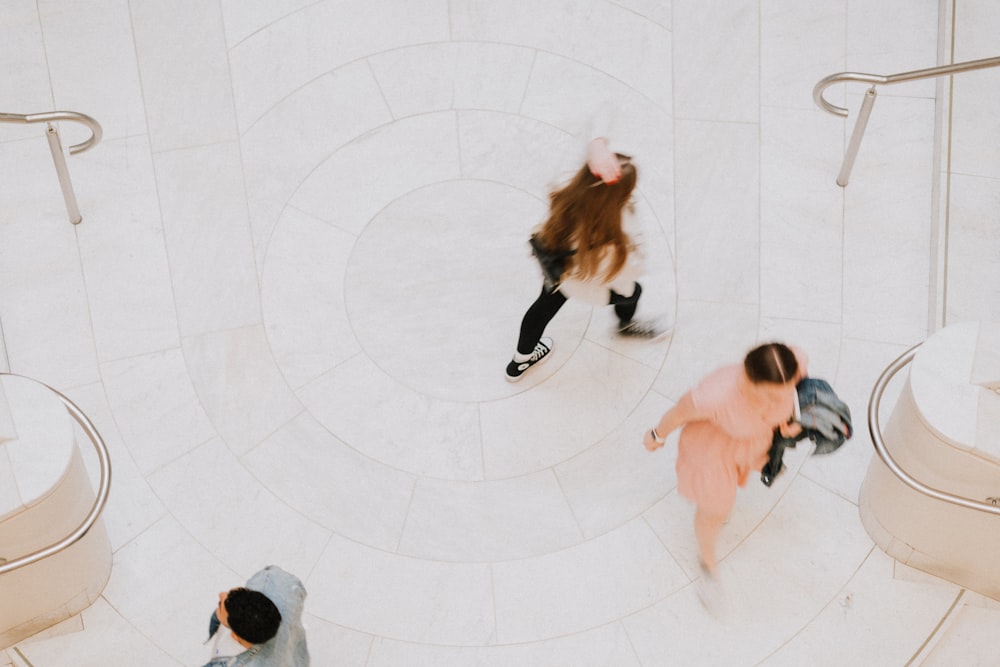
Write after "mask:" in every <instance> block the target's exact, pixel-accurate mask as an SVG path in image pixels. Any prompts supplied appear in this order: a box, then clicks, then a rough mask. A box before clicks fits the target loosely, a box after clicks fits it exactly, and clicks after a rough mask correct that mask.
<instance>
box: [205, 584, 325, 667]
mask: <svg viewBox="0 0 1000 667" xmlns="http://www.w3.org/2000/svg"><path fill="white" fill-rule="evenodd" d="M305 597H306V589H305V587H304V586H303V585H302V582H301V581H299V579H298V578H297V577H295V576H294V575H291V574H289V573H288V572H285V571H284V570H282V569H281V568H279V567H276V566H274V565H269V566H268V567H266V568H264V569H263V570H261V571H260V572H258V573H257V574H255V575H253V576H252V577H251V578H250V580H249V581H247V583H246V586H245V587H242V586H241V587H239V588H232V589H230V590H228V591H223V592H221V593H219V604H218V606H217V607H216V609H215V611H214V612H213V613H212V618H211V620H210V621H209V627H208V635H209V637H208V640H207V641H206V643H207V644H209V645H210V648H211V659H210V660H209V661H208V662H207V663H205V665H204V667H223V666H225V667H237V666H240V667H249V666H252V665H254V666H259V667H265V666H266V667H308V665H309V649H308V647H307V645H306V635H305V628H303V627H302V610H303V606H304V603H305ZM223 628H227V629H228V632H227V631H226V630H223Z"/></svg>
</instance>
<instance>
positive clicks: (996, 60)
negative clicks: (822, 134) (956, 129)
mask: <svg viewBox="0 0 1000 667" xmlns="http://www.w3.org/2000/svg"><path fill="white" fill-rule="evenodd" d="M988 67H1000V56H996V57H993V58H982V59H981V60H969V61H967V62H962V63H952V64H951V65H942V66H940V67H928V68H927V69H918V70H914V71H912V72H902V73H900V74H891V75H889V76H881V75H879V74H863V73H861V72H839V73H837V74H831V75H830V76H827V77H823V78H822V79H820V80H819V82H818V83H817V84H816V85H815V86H813V101H814V102H816V106H818V107H819V108H820V109H823V110H824V111H826V112H829V113H832V114H833V115H835V116H843V117H844V118H846V117H847V109H845V108H843V107H839V106H837V105H836V104H831V103H830V102H829V101H827V99H826V98H825V97H824V96H823V92H824V91H825V90H826V89H827V88H829V87H830V86H832V85H833V84H835V83H842V82H846V81H855V82H859V83H870V84H872V87H871V89H869V91H868V94H866V95H865V102H864V103H863V104H862V106H861V114H862V115H864V114H870V113H871V106H872V104H874V102H875V86H876V85H879V86H890V85H892V84H894V83H905V82H907V81H919V80H921V79H933V78H936V77H939V76H950V75H952V74H960V73H962V72H972V71H974V70H979V69H986V68H988ZM869 98H870V101H869ZM866 105H867V106H866ZM867 124H868V118H867V116H865V117H864V118H858V122H857V124H856V125H855V126H854V133H853V134H852V135H851V143H850V146H849V147H848V149H847V153H846V154H845V156H844V163H843V166H842V167H841V169H840V174H839V175H838V176H837V185H840V186H842V187H843V186H845V185H847V179H848V178H849V177H850V173H851V167H853V165H854V158H855V157H856V155H857V151H858V146H859V145H860V144H861V136H862V135H863V134H864V130H865V126H866V125H867Z"/></svg>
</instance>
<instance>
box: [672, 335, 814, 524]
mask: <svg viewBox="0 0 1000 667" xmlns="http://www.w3.org/2000/svg"><path fill="white" fill-rule="evenodd" d="M794 351H795V353H796V354H795V356H796V357H797V358H798V361H799V365H800V367H801V369H802V372H803V375H804V374H805V355H804V354H802V352H801V351H800V350H798V349H795V350H794ZM742 378H743V365H742V364H735V365H733V366H725V367H723V368H720V369H718V370H716V371H714V372H713V373H711V374H709V375H708V376H707V377H706V378H705V379H704V380H702V381H701V382H700V383H699V384H698V386H697V387H695V388H694V389H693V390H691V398H692V399H693V400H694V406H695V409H696V410H697V412H698V413H699V414H700V415H702V419H700V420H697V421H690V422H688V423H687V424H685V425H684V427H683V428H682V430H681V435H680V440H679V442H678V449H677V467H676V470H677V490H678V491H679V492H680V494H681V495H682V496H684V497H685V498H689V499H691V500H693V501H694V502H695V503H697V505H698V506H699V507H700V508H702V509H704V510H705V511H708V512H711V513H713V514H718V515H728V514H729V511H730V510H731V509H732V508H733V502H734V501H735V500H736V489H737V487H738V486H745V485H746V482H747V478H748V477H749V475H750V472H751V471H760V469H761V467H763V465H764V464H765V463H766V462H767V452H768V450H769V449H770V448H771V439H772V437H773V434H774V429H776V428H777V427H778V426H779V425H781V424H782V423H784V422H786V421H787V420H788V418H789V417H790V416H791V415H792V414H793V410H794V402H793V401H795V400H797V396H796V393H795V387H794V386H791V385H790V386H789V387H788V400H787V401H783V402H782V404H780V405H775V406H773V407H771V408H769V409H765V410H763V411H762V409H761V408H760V407H759V406H755V405H753V404H752V403H750V402H749V401H748V400H747V398H746V397H745V396H744V395H743V393H742V392H741V391H740V382H741V381H742Z"/></svg>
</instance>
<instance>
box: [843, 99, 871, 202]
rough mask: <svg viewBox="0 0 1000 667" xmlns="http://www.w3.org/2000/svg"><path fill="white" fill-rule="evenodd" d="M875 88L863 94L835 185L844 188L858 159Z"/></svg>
mask: <svg viewBox="0 0 1000 667" xmlns="http://www.w3.org/2000/svg"><path fill="white" fill-rule="evenodd" d="M877 94H878V93H876V92H875V86H872V87H871V88H869V89H868V90H867V91H866V92H865V99H864V100H863V101H862V102H861V111H859V112H858V121H857V122H856V123H855V124H854V132H852V133H851V142H850V143H849V144H848V145H847V152H846V153H844V162H843V164H842V165H841V167H840V174H838V175H837V185H839V186H840V187H842V188H843V187H846V186H847V182H848V180H849V179H850V178H851V169H853V168H854V160H855V158H857V157H858V149H859V148H861V139H862V138H863V137H864V136H865V128H867V127H868V117H869V116H871V115H872V107H873V106H874V105H875V96H876V95H877Z"/></svg>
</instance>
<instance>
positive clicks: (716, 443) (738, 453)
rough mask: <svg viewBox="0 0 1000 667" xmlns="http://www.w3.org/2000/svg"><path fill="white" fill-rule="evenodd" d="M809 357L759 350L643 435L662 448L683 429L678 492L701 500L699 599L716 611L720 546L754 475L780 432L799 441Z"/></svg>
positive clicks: (782, 349)
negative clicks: (800, 386)
mask: <svg viewBox="0 0 1000 667" xmlns="http://www.w3.org/2000/svg"><path fill="white" fill-rule="evenodd" d="M807 364H808V359H807V357H806V355H805V353H804V352H802V351H801V350H799V349H798V348H792V347H788V346H786V345H784V344H782V343H767V344H765V345H761V346H759V347H756V348H754V349H753V350H751V351H750V352H749V353H747V355H746V357H745V358H744V359H743V363H742V364H734V365H731V366H724V367H722V368H719V369H718V370H716V371H714V372H712V373H710V374H709V375H708V376H706V377H705V378H704V379H703V380H702V381H701V382H699V383H698V385H697V386H696V387H694V389H691V390H690V391H688V392H687V393H685V394H684V395H683V396H682V397H681V399H680V400H679V401H678V402H677V404H676V405H675V406H674V407H672V408H670V409H669V410H667V412H666V413H664V415H663V416H662V417H661V418H660V421H659V422H657V424H656V426H655V427H654V428H653V429H651V430H649V431H647V432H646V433H645V435H644V436H643V445H645V447H646V449H648V450H649V451H651V452H652V451H655V450H657V449H659V448H660V447H662V446H663V445H664V442H665V441H666V438H667V436H668V435H669V434H670V433H671V432H673V431H674V430H675V429H677V428H681V433H680V438H679V439H678V445H677V464H676V470H677V490H678V492H679V493H680V494H681V495H682V496H684V497H685V498H688V499H689V500H692V501H694V503H695V506H696V507H695V516H694V532H695V537H696V538H697V540H698V554H699V561H700V567H701V571H702V577H701V579H700V580H699V594H700V596H701V598H702V602H703V603H704V604H705V606H706V607H707V608H709V610H710V611H715V610H717V609H718V608H719V606H720V605H721V603H722V594H721V590H720V589H719V585H718V575H717V562H716V555H715V543H716V540H717V538H718V536H719V531H720V530H721V528H722V525H723V524H724V523H725V521H726V519H727V518H728V517H729V512H730V511H731V510H732V508H733V503H734V502H735V500H736V490H737V488H738V487H741V486H744V485H746V481H747V479H748V477H749V475H750V473H751V472H752V471H756V472H760V470H761V468H762V467H763V466H764V465H765V464H766V463H767V462H768V450H769V449H770V447H771V441H772V439H773V436H774V433H775V432H776V431H777V432H779V433H780V434H781V435H783V436H786V437H794V436H795V435H797V434H798V432H799V431H800V430H801V428H802V427H801V425H800V424H798V423H797V422H794V421H793V419H794V415H795V406H796V403H797V401H798V395H797V393H796V391H795V385H796V384H797V383H798V381H799V380H801V379H802V378H803V377H805V376H806V373H807Z"/></svg>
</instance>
